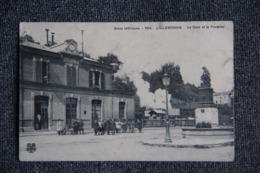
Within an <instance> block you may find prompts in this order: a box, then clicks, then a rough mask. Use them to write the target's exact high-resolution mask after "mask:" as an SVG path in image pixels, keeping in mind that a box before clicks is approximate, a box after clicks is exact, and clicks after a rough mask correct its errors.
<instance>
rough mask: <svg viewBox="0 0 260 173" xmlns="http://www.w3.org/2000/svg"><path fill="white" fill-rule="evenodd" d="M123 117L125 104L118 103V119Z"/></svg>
mask: <svg viewBox="0 0 260 173" xmlns="http://www.w3.org/2000/svg"><path fill="white" fill-rule="evenodd" d="M124 116H125V102H119V119H122V118H124Z"/></svg>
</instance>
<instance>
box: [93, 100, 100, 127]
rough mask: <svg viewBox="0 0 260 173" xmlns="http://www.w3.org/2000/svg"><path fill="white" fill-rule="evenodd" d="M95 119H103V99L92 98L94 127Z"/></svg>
mask: <svg viewBox="0 0 260 173" xmlns="http://www.w3.org/2000/svg"><path fill="white" fill-rule="evenodd" d="M95 120H97V121H101V100H92V118H91V121H92V127H94V123H95Z"/></svg>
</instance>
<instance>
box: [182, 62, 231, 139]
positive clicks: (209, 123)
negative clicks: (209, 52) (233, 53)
mask: <svg viewBox="0 0 260 173" xmlns="http://www.w3.org/2000/svg"><path fill="white" fill-rule="evenodd" d="M202 69H203V74H202V76H201V81H202V82H201V84H200V87H199V95H200V98H199V99H200V102H199V106H198V107H197V108H196V109H195V123H196V127H195V128H182V135H183V138H186V137H202V136H204V137H217V136H219V137H221V138H228V139H231V138H233V128H232V127H231V128H230V127H219V121H218V120H219V114H218V108H217V106H216V105H215V104H214V103H213V89H212V88H211V83H210V73H209V71H208V69H207V68H206V67H202Z"/></svg>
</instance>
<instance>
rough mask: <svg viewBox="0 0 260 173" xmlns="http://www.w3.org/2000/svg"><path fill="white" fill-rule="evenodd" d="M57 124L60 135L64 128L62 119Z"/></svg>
mask: <svg viewBox="0 0 260 173" xmlns="http://www.w3.org/2000/svg"><path fill="white" fill-rule="evenodd" d="M56 126H57V132H58V134H59V135H62V131H63V128H62V123H61V121H58V122H57V124H56Z"/></svg>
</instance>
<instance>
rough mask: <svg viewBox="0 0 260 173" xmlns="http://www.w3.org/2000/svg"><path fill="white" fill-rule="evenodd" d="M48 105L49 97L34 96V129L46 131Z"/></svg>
mask: <svg viewBox="0 0 260 173" xmlns="http://www.w3.org/2000/svg"><path fill="white" fill-rule="evenodd" d="M48 103H49V97H47V96H35V105H34V106H35V109H34V110H35V114H34V129H35V130H41V129H48Z"/></svg>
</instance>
